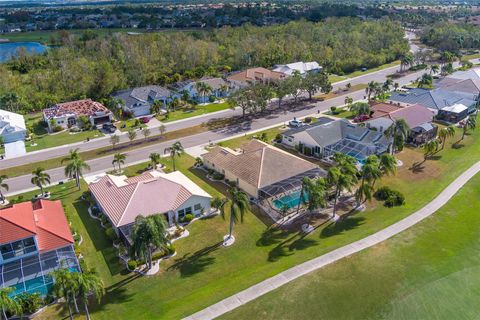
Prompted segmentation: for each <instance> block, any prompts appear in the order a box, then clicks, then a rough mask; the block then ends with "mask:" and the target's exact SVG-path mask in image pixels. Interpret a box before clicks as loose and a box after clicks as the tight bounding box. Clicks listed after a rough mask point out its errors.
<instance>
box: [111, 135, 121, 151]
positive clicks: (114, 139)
mask: <svg viewBox="0 0 480 320" xmlns="http://www.w3.org/2000/svg"><path fill="white" fill-rule="evenodd" d="M119 142H120V137H119V136H117V135H116V134H114V135H113V136H111V137H110V144H111V145H112V149H115V146H116V145H117V143H119Z"/></svg>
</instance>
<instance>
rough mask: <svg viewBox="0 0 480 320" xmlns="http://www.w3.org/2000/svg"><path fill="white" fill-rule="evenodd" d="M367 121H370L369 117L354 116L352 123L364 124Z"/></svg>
mask: <svg viewBox="0 0 480 320" xmlns="http://www.w3.org/2000/svg"><path fill="white" fill-rule="evenodd" d="M368 119H370V117H369V116H367V115H366V114H361V115H359V116H356V117H355V119H353V122H364V121H367V120H368Z"/></svg>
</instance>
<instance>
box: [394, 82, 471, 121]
mask: <svg viewBox="0 0 480 320" xmlns="http://www.w3.org/2000/svg"><path fill="white" fill-rule="evenodd" d="M476 99H477V96H476V95H475V94H472V93H467V92H461V91H447V90H444V89H443V88H437V89H434V90H428V89H422V88H413V89H410V90H408V91H406V92H401V91H397V92H392V94H391V95H390V98H389V101H390V102H396V103H400V104H402V105H413V104H419V105H422V106H424V107H425V108H428V109H430V110H432V111H433V112H434V113H435V115H436V114H437V113H438V112H439V110H441V109H443V108H445V107H449V106H453V105H454V104H463V105H464V106H466V107H467V108H468V114H470V113H472V112H475V109H476V104H477V101H476Z"/></svg>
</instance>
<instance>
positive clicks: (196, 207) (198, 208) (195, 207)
mask: <svg viewBox="0 0 480 320" xmlns="http://www.w3.org/2000/svg"><path fill="white" fill-rule="evenodd" d="M200 209H202V205H201V204H200V203H197V204H196V205H194V206H193V210H195V211H198V210H200Z"/></svg>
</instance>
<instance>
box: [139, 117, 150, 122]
mask: <svg viewBox="0 0 480 320" xmlns="http://www.w3.org/2000/svg"><path fill="white" fill-rule="evenodd" d="M140 122H141V123H149V122H150V118H149V117H141V118H140Z"/></svg>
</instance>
